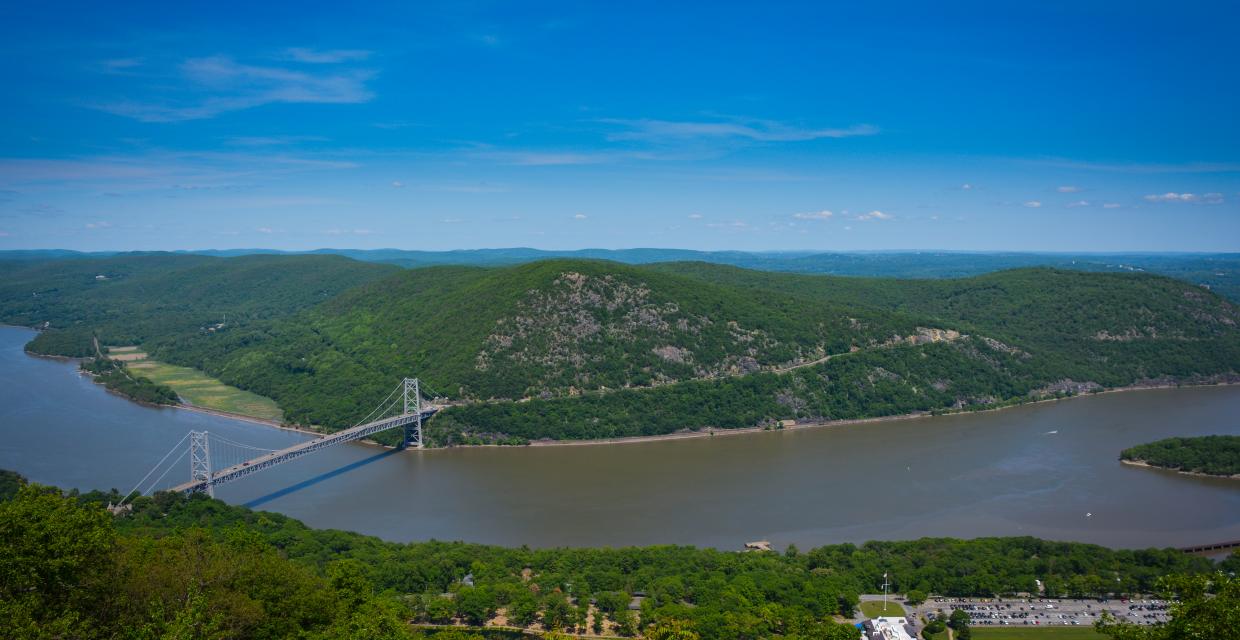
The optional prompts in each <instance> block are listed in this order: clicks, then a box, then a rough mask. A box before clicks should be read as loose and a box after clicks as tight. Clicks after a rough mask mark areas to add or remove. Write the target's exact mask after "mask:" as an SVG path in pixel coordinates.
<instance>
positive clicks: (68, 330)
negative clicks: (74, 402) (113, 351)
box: [0, 253, 398, 356]
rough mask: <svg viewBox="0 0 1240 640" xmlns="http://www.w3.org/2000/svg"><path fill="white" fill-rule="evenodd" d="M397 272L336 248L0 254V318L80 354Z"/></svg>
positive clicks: (194, 328) (52, 346)
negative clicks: (54, 256) (68, 256)
mask: <svg viewBox="0 0 1240 640" xmlns="http://www.w3.org/2000/svg"><path fill="white" fill-rule="evenodd" d="M395 271H398V269H397V268H395V267H391V266H386V265H377V264H368V263H362V262H357V261H354V260H349V259H347V258H342V257H339V256H245V257H239V258H232V259H222V258H212V257H206V256H191V255H176V254H167V253H157V254H122V255H116V256H111V257H106V258H95V259H82V258H79V259H73V260H60V261H53V262H46V261H40V262H15V261H13V262H3V261H0V319H3V321H4V322H7V323H10V324H20V325H27V326H40V327H41V326H43V325H44V323H46V325H47V326H48V327H49V328H52V329H55V331H50V332H46V333H44V334H43V335H41V336H40V337H39V338H38V339H36V341H35V344H34V346H33V350H35V351H38V352H42V353H51V354H57V355H73V356H82V355H89V354H90V352H91V345H90V335H91V334H92V333H95V334H98V336H99V339H100V341H101V342H103V343H104V344H131V343H143V342H147V341H150V340H154V339H168V338H170V337H173V336H182V335H200V334H202V333H204V332H208V330H209V329H210V328H211V327H213V326H214V325H217V324H220V323H224V324H225V325H226V326H228V327H237V326H246V325H248V324H251V323H254V322H260V321H263V320H271V319H275V318H284V317H287V316H289V315H290V314H292V313H294V312H296V311H298V310H300V309H304V308H307V307H310V306H313V305H315V304H318V303H320V302H323V301H325V300H328V299H330V298H332V297H333V296H335V295H337V294H339V293H341V292H343V291H346V290H348V289H351V288H353V287H356V286H358V285H360V284H363V283H365V282H368V281H370V280H373V279H375V278H380V277H383V276H385V275H388V274H390V273H393V272H395Z"/></svg>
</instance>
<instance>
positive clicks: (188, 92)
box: [92, 55, 374, 122]
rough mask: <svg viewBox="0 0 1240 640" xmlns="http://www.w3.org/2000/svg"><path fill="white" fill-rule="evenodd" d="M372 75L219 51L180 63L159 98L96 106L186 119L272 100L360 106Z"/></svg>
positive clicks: (150, 117) (143, 116)
mask: <svg viewBox="0 0 1240 640" xmlns="http://www.w3.org/2000/svg"><path fill="white" fill-rule="evenodd" d="M373 75H374V73H373V72H372V71H369V70H366V69H333V70H332V71H330V72H326V73H311V72H307V71H302V70H297V69H289V68H285V67H276V66H259V65H251V64H243V63H240V62H237V61H236V60H234V59H233V58H231V57H229V56H223V55H218V56H210V57H206V58H191V59H189V60H186V61H185V62H183V63H181V65H180V66H179V67H178V68H177V70H176V73H175V74H174V76H175V80H176V81H178V83H177V84H178V86H175V87H173V88H171V89H161V92H162V93H164V95H163V96H161V97H160V98H157V99H155V100H152V101H140V100H122V101H117V102H106V103H102V104H96V105H92V106H94V107H95V108H97V109H99V110H102V111H106V112H108V113H113V114H116V115H119V116H124V117H127V118H133V119H135V120H140V121H142V122H181V121H185V120H202V119H206V118H213V117H215V116H218V115H220V114H223V113H227V112H230V111H240V110H243V109H251V108H254V107H259V106H263V105H268V104H301V103H312V104H357V103H362V102H367V101H369V100H370V99H371V98H373V97H374V94H372V93H371V92H370V90H369V89H368V88H367V87H366V82H367V80H369V79H370V78H371V77H372V76H373ZM166 84H167V83H166V82H163V83H161V85H166Z"/></svg>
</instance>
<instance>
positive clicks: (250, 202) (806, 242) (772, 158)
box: [0, 1, 1240, 251]
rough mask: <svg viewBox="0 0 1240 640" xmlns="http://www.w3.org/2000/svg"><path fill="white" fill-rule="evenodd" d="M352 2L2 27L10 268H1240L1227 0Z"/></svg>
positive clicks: (49, 9)
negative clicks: (508, 258) (511, 259)
mask: <svg viewBox="0 0 1240 640" xmlns="http://www.w3.org/2000/svg"><path fill="white" fill-rule="evenodd" d="M359 4H361V5H364V6H361V7H360V8H358V7H351V8H336V9H328V8H322V9H309V8H307V5H306V4H305V3H287V4H281V3H237V4H233V3H228V2H212V3H140V2H135V3H82V4H72V3H52V2H47V3H6V4H5V5H4V6H3V8H0V49H3V56H2V57H0V74H3V75H2V77H3V79H4V81H5V82H4V84H5V86H6V91H5V92H4V93H5V99H4V100H3V102H0V117H2V122H3V123H4V124H3V126H0V249H16V248H50V247H64V248H72V249H83V250H126V249H142V250H146V249H203V248H235V247H272V248H281V249H309V248H316V247H357V248H377V247H397V248H407V249H455V248H478V247H510V246H531V247H539V248H549V249H570V248H583V247H605V248H623V247H639V246H644V247H682V248H692V249H742V250H804V249H819V250H868V249H958V250H1054V251H1125V250H1153V251H1235V250H1240V204H1238V203H1240V117H1237V115H1236V114H1238V113H1240V72H1237V64H1238V63H1240V34H1238V33H1237V31H1238V30H1240V28H1238V27H1237V24H1240V10H1238V9H1237V8H1236V5H1235V4H1234V3H1226V2H1216V3H1196V2H1191V1H1190V2H1177V3H1147V2H1089V1H1078V2H1027V3H1019V4H1018V3H1008V2H986V3H952V2H945V3H926V2H910V3H901V2H886V3H838V4H837V3H828V2H813V3H805V4H797V3H788V4H785V3H777V2H764V3H752V4H740V3H737V4H731V3H720V2H712V3H701V4H696V5H694V4H690V3H668V2H650V3H646V2H627V3H590V2H565V3H555V2H512V3H486V2H483V3H472V2H449V3H442V4H436V3H399V4H386V5H385V4H380V3H359ZM186 5H188V6H186Z"/></svg>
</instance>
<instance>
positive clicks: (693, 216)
mask: <svg viewBox="0 0 1240 640" xmlns="http://www.w3.org/2000/svg"><path fill="white" fill-rule="evenodd" d="M689 219H690V220H701V219H702V214H700V213H690V214H689Z"/></svg>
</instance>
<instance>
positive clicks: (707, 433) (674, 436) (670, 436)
mask: <svg viewBox="0 0 1240 640" xmlns="http://www.w3.org/2000/svg"><path fill="white" fill-rule="evenodd" d="M1237 385H1240V382H1212V383H1203V384H1159V385H1148V384H1146V385H1131V386H1127V387H1116V388H1114V389H1105V390H1102V391H1094V392H1091V393H1078V394H1076V395H1071V396H1064V397H1062V398H1041V399H1038V400H1030V401H1028V402H1021V403H1018V404H1008V405H1004V406H1001V407H994V408H991V409H975V410H972V411H946V412H942V413H933V412H920V413H903V414H899V415H894V416H876V417H873V418H849V419H846V420H817V421H807V422H802V423H798V424H794V425H789V426H784V427H742V428H740V429H707V430H701V431H682V432H677V433H666V434H659V435H651V436H630V437H623V438H601V439H598V440H534V441H531V442H530V443H529V444H528V445H526V446H530V447H581V446H592V445H607V444H635V443H640V442H658V441H661V440H688V439H693V438H713V437H716V436H730V435H743V434H748V433H779V432H781V431H796V430H799V429H822V428H826V427H842V426H848V425H854V424H869V423H877V422H896V421H902V420H916V419H919V418H933V417H942V416H960V415H970V414H975V413H992V412H996V411H1004V410H1007V409H1013V408H1016V407H1027V406H1030V405H1035V404H1042V403H1046V402H1060V401H1064V400H1075V399H1077V398H1082V397H1087V396H1096V395H1103V394H1110V393H1127V392H1132V391H1161V390H1167V389H1189V388H1205V387H1230V386H1237ZM457 446H461V447H478V446H482V447H503V446H510V445H457ZM1210 477H1220V476H1210Z"/></svg>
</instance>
